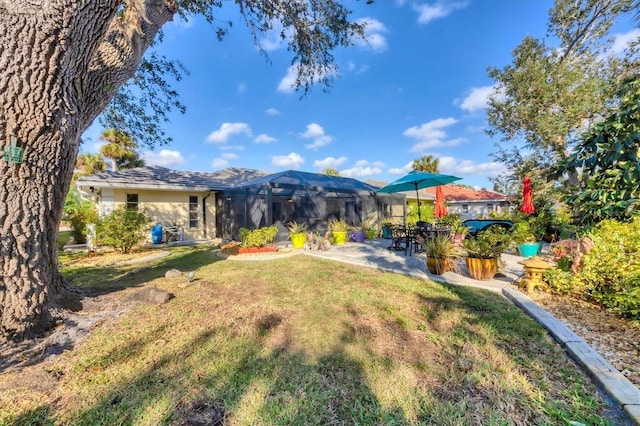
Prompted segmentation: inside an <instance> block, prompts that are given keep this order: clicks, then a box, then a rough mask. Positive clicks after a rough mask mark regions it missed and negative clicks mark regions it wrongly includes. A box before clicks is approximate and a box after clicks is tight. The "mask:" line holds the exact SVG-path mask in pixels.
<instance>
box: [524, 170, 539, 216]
mask: <svg viewBox="0 0 640 426" xmlns="http://www.w3.org/2000/svg"><path fill="white" fill-rule="evenodd" d="M520 211H521V212H522V213H526V214H531V213H534V212H535V211H536V209H535V207H533V195H532V193H531V179H529V178H528V177H525V178H524V180H523V181H522V207H520Z"/></svg>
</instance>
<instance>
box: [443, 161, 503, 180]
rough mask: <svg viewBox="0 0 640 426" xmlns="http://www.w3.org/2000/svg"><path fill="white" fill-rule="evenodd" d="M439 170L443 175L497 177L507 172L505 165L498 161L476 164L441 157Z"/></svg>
mask: <svg viewBox="0 0 640 426" xmlns="http://www.w3.org/2000/svg"><path fill="white" fill-rule="evenodd" d="M438 160H439V161H438V168H439V169H440V172H441V173H442V174H447V175H454V176H459V175H465V176H482V177H496V176H498V175H500V174H502V173H505V172H506V171H507V168H506V167H505V165H504V164H502V163H498V162H496V161H490V162H487V163H475V162H474V161H471V160H457V159H455V158H454V157H440V158H439V159H438Z"/></svg>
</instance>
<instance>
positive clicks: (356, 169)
mask: <svg viewBox="0 0 640 426" xmlns="http://www.w3.org/2000/svg"><path fill="white" fill-rule="evenodd" d="M376 164H379V163H376ZM376 164H373V165H369V162H368V161H366V160H359V161H356V163H355V164H354V166H353V167H351V168H349V169H344V170H340V176H345V177H362V176H377V175H379V174H380V173H382V169H381V168H380V167H377V165H376Z"/></svg>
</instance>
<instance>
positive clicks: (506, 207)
mask: <svg viewBox="0 0 640 426" xmlns="http://www.w3.org/2000/svg"><path fill="white" fill-rule="evenodd" d="M423 191H424V192H425V194H427V196H428V197H429V198H430V199H432V200H435V197H436V188H435V187H433V188H427V189H424V190H423ZM442 192H443V195H444V200H445V203H446V205H447V210H448V211H449V213H457V214H459V215H460V218H461V219H462V220H466V219H483V218H488V217H489V214H490V213H491V212H496V213H502V212H507V211H511V210H513V209H514V208H515V207H514V204H513V202H512V200H511V198H510V197H509V196H508V195H505V194H500V193H499V192H493V191H488V190H486V189H480V190H476V189H473V188H469V187H466V186H462V185H455V184H449V185H443V186H442ZM414 198H415V197H414ZM420 199H422V194H420Z"/></svg>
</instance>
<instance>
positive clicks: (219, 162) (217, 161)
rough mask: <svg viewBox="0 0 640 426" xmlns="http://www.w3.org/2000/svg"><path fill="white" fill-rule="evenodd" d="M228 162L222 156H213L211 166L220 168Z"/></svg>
mask: <svg viewBox="0 0 640 426" xmlns="http://www.w3.org/2000/svg"><path fill="white" fill-rule="evenodd" d="M228 164H229V162H228V161H227V160H225V159H224V158H214V159H213V161H212V162H211V167H213V168H214V169H221V168H223V167H226V166H227V165H228Z"/></svg>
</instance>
